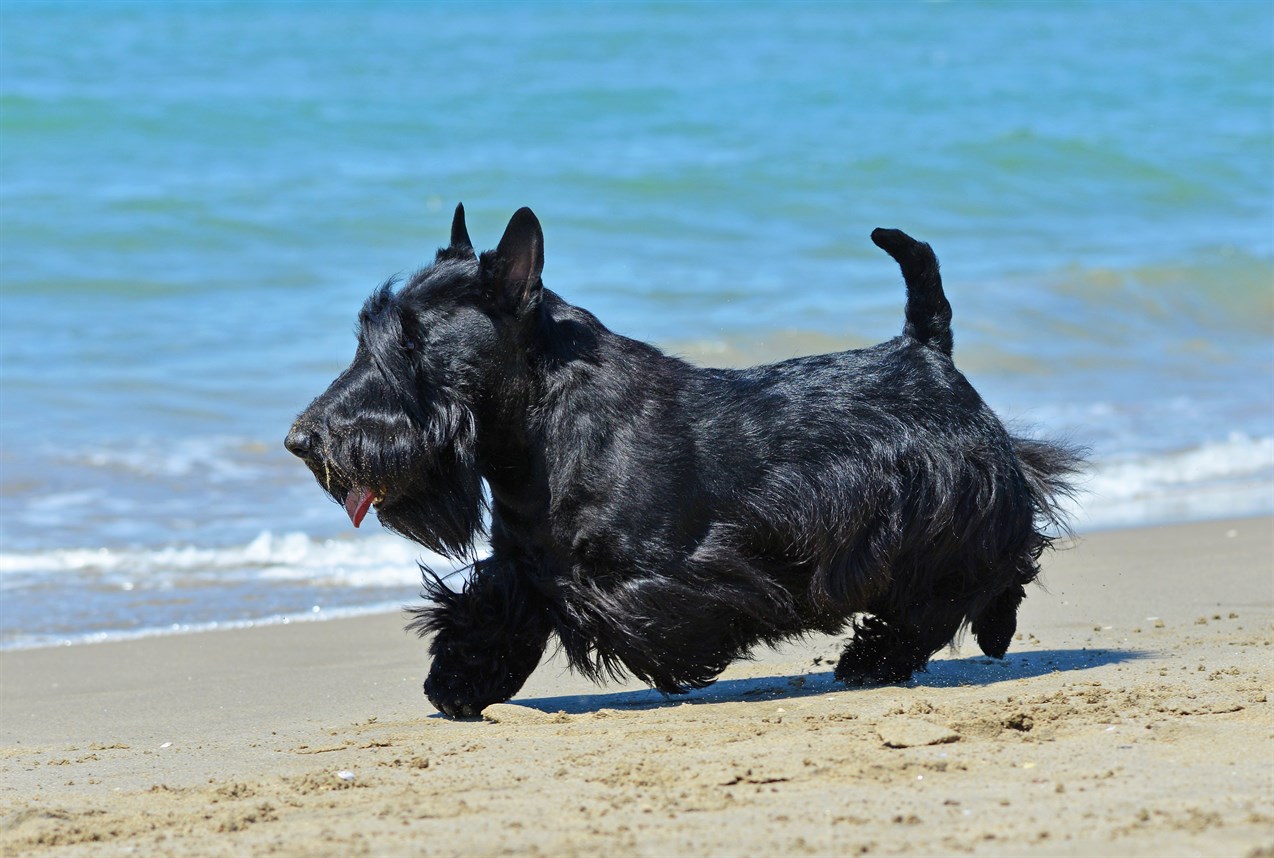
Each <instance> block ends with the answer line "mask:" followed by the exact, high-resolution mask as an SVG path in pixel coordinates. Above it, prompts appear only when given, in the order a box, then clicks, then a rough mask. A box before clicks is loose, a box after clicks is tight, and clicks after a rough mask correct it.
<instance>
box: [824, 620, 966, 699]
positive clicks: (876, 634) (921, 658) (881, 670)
mask: <svg viewBox="0 0 1274 858" xmlns="http://www.w3.org/2000/svg"><path fill="white" fill-rule="evenodd" d="M963 608H964V606H963V605H962V604H959V603H954V602H948V601H946V600H942V601H937V602H930V603H927V604H925V605H913V606H912V607H911V608H909V609H908V610H906V611H904V612H902V616H901V617H893V616H872V615H868V616H866V617H863V618H861V619H859V620H857V621H855V623H854V637H853V639H852V640H850V641H849V643H847V644H846V645H845V650H844V652H842V653H841V657H840V661H839V662H838V663H837V665H836V678H837V679H839V680H840V681H841V682H844V683H845V684H846V685H851V686H856V685H893V684H897V683H901V682H906V681H907V680H908V679H910V678H911V675H912V674H913V673H915V672H916V671H917V670H923V669H924V667H925V665H927V664H928V663H929V658H930V657H931V656H932V655H933V654H934V653H935V652H937V651H938V650H940V649H942V648H943V647H944V646H946V645H948V644H949V643H951V641H952V639H954V638H955V635H956V632H958V631H959V630H960V626H961V625H962V624H963V622H964V610H963Z"/></svg>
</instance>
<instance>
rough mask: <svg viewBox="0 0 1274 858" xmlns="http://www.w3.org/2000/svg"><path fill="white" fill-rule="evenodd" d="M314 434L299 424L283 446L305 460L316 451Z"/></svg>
mask: <svg viewBox="0 0 1274 858" xmlns="http://www.w3.org/2000/svg"><path fill="white" fill-rule="evenodd" d="M314 442H315V438H314V433H313V432H311V431H310V430H309V429H306V428H305V427H303V426H302V425H301V424H299V423H297V424H296V425H294V426H293V427H292V429H291V430H290V431H289V432H288V437H287V438H285V439H284V441H283V446H284V447H287V448H288V452H290V453H291V454H292V455H294V456H300V457H301V458H302V459H304V458H305V457H306V456H308V455H309V454H310V453H311V452H312V451H313V450H314Z"/></svg>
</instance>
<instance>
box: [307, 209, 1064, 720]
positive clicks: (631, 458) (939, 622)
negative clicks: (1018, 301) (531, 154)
mask: <svg viewBox="0 0 1274 858" xmlns="http://www.w3.org/2000/svg"><path fill="white" fill-rule="evenodd" d="M872 240H873V241H874V242H875V243H876V244H877V245H879V246H880V247H881V248H882V249H884V250H885V251H886V252H887V253H889V254H890V255H891V256H892V257H893V258H894V259H895V260H897V262H898V263H899V265H900V266H901V268H902V273H903V277H904V280H905V281H906V285H907V305H906V324H905V326H904V328H903V334H902V335H901V336H899V337H897V338H895V339H893V340H890V341H888V342H886V343H882V344H880V345H878V346H874V347H872V348H868V349H861V350H855V351H847V352H840V353H837V354H826V355H817V356H813V357H803V358H796V359H794V360H789V361H784V362H782V363H776V364H770V365H767V366H758V367H753V368H750V369H742V370H730V369H703V368H699V367H695V366H691V365H690V364H687V363H685V362H684V361H681V360H678V359H677V358H674V357H670V356H668V355H665V354H663V353H662V352H660V351H659V350H658V349H655V348H654V347H652V346H650V345H647V344H646V343H642V342H638V341H636V340H632V339H628V338H627V337H623V336H620V335H618V334H615V333H612V332H611V331H610V330H608V329H607V328H606V327H605V326H604V325H602V323H601V322H599V321H598V320H597V319H596V318H595V317H594V316H593V315H592V314H591V313H589V312H588V311H587V310H584V309H581V308H579V307H575V306H572V305H571V304H568V303H567V302H566V301H564V300H562V299H561V298H560V297H558V296H557V295H556V294H554V293H553V292H551V291H549V290H547V289H545V288H543V285H542V283H541V279H540V274H541V270H542V268H543V263H544V253H543V246H544V244H543V235H542V233H541V230H540V224H539V222H538V221H537V220H536V218H535V215H534V214H532V213H531V211H530V210H529V209H522V210H520V211H519V212H517V213H516V214H515V215H514V216H513V219H512V220H511V221H510V222H509V225H508V228H507V230H506V232H505V234H504V237H503V239H501V241H500V244H499V246H498V247H497V248H496V249H495V250H494V251H487V252H485V253H483V254H482V255H481V256H480V257H479V256H477V255H476V254H475V253H474V251H473V247H472V244H471V242H470V240H469V236H468V232H467V230H466V228H465V223H464V210H463V208H462V207H458V208H457V209H456V217H455V220H454V222H453V225H452V234H451V242H450V244H449V245H448V246H447V247H446V248H444V249H442V250H440V251H438V255H437V259H436V260H435V262H434V263H433V264H432V265H430V266H429V267H427V268H425V269H423V270H422V271H420V272H418V273H417V274H415V275H414V276H413V277H411V278H410V280H409V281H408V282H407V283H406V285H405V286H402V287H401V288H399V289H396V290H395V289H394V288H393V287H392V285H391V284H386V285H385V286H382V287H381V288H380V289H379V290H377V291H376V292H375V293H374V294H373V295H372V297H371V298H370V299H369V300H368V302H367V304H366V306H365V307H364V308H363V312H362V315H361V317H360V337H359V347H358V351H357V354H356V355H355V357H354V362H353V364H352V365H351V366H350V367H349V369H347V370H346V371H345V372H344V373H342V374H341V376H340V377H338V378H337V379H336V380H335V381H334V382H333V383H332V385H331V387H330V388H328V390H327V391H326V392H325V393H324V394H322V395H321V396H320V397H319V398H318V399H316V400H315V401H314V403H313V404H311V405H310V407H309V408H308V409H306V411H305V412H304V413H303V414H302V415H301V416H300V417H299V418H298V419H297V422H296V424H295V425H294V426H293V428H292V431H291V432H290V433H289V435H288V439H287V446H288V449H290V450H291V451H292V452H294V453H295V454H296V455H298V456H300V457H302V458H303V459H305V461H306V463H307V464H308V465H309V466H310V468H311V470H312V471H313V472H314V474H315V476H316V477H317V478H318V480H319V482H320V483H321V484H322V485H323V486H324V487H325V488H326V489H327V490H328V492H329V493H331V495H332V496H333V497H334V498H335V499H336V500H337V501H340V502H344V503H345V504H346V506H347V508H351V509H352V508H353V506H355V505H356V504H357V501H358V498H359V497H369V498H370V497H373V496H374V497H375V503H376V509H377V514H378V516H379V518H380V520H381V522H382V523H384V524H385V525H386V526H387V527H389V528H391V529H393V530H396V531H398V532H399V533H402V534H403V535H405V536H407V537H408V538H410V539H413V540H415V541H417V542H419V543H420V544H422V545H425V546H427V547H429V548H430V549H432V550H434V551H438V552H440V553H443V554H446V555H448V556H452V557H468V558H470V559H473V545H474V542H475V540H477V539H478V538H479V537H480V536H481V535H482V526H483V521H484V493H483V491H482V485H483V483H485V484H486V485H487V486H488V487H489V491H490V498H491V509H490V543H491V556H490V557H488V558H485V559H481V560H477V561H476V562H475V564H474V567H473V574H472V576H471V577H470V579H469V581H468V582H467V584H466V585H465V587H464V589H463V591H461V592H459V593H456V592H452V591H451V590H450V589H448V588H447V587H446V586H444V585H443V583H442V582H441V581H439V580H438V579H436V578H432V577H429V576H427V577H426V581H425V591H426V592H425V595H426V597H427V599H428V602H427V603H426V604H425V605H424V606H422V607H420V608H417V609H415V613H416V619H415V621H414V622H413V624H412V625H413V626H414V627H415V628H416V629H417V630H418V631H419V632H420V633H421V634H422V635H424V634H429V635H432V643H431V645H430V653H431V654H432V656H433V665H432V669H431V670H430V673H429V678H428V680H427V681H426V683H425V692H426V694H427V695H428V696H429V699H430V700H431V701H432V702H433V703H434V705H436V706H437V707H438V708H439V709H440V710H442V711H443V712H445V713H447V714H448V715H453V716H461V715H474V714H477V713H478V712H480V711H481V710H482V708H483V707H484V706H487V705H488V704H491V703H495V702H498V701H502V700H507V699H508V698H509V697H510V696H512V695H513V694H514V693H516V692H517V691H518V689H519V688H520V687H521V686H522V683H523V682H524V681H525V680H526V678H527V676H529V675H530V673H531V671H532V670H533V669H534V668H535V666H536V664H537V663H538V661H539V660H540V657H541V656H542V654H543V652H544V650H545V647H546V645H547V643H548V640H549V638H550V637H552V636H556V637H557V640H558V641H559V643H560V644H561V647H562V649H563V650H564V651H565V653H566V656H567V657H568V659H569V660H570V663H571V665H572V666H573V667H574V668H575V669H576V670H579V671H580V672H582V673H584V674H586V675H587V676H589V677H592V678H594V679H601V678H604V677H606V676H620V675H623V674H625V673H628V674H632V675H634V676H637V677H639V678H641V679H642V680H644V681H646V682H648V683H650V684H652V685H654V686H655V687H657V688H659V689H662V690H663V691H666V692H669V693H676V692H680V691H684V690H685V689H687V688H696V687H701V686H704V685H707V684H708V683H710V682H712V681H713V679H714V678H715V677H716V676H717V675H718V674H719V673H720V672H721V670H722V669H723V668H725V666H726V665H728V664H729V663H730V662H731V661H733V660H735V659H738V658H740V657H743V656H746V655H747V654H748V652H749V651H750V650H751V649H752V648H753V647H755V646H756V645H758V644H772V643H776V642H778V641H781V640H783V639H785V638H790V637H793V636H798V635H802V634H805V633H808V632H814V631H818V632H826V633H838V632H841V631H842V630H843V629H845V628H846V626H848V625H850V624H851V623H852V625H853V631H854V635H853V638H852V640H850V641H849V642H848V644H847V645H846V647H845V651H844V654H843V655H842V657H841V660H840V663H839V664H838V666H837V668H836V676H837V677H838V678H839V679H841V680H843V681H845V682H847V683H849V684H854V685H857V684H864V683H890V682H901V681H905V680H906V679H907V678H908V677H910V676H911V674H912V672H913V671H916V670H919V669H923V668H924V667H925V665H926V663H927V662H928V660H929V658H930V656H932V655H933V654H934V653H935V652H936V651H937V650H939V649H940V648H942V647H943V646H945V645H947V644H949V643H950V642H951V641H952V640H953V638H954V637H955V636H956V635H957V634H958V633H959V631H960V629H961V628H962V627H963V626H965V625H966V624H970V625H971V626H972V630H973V634H974V637H975V638H976V640H977V642H978V644H979V646H980V647H981V648H982V650H983V651H984V652H986V653H987V654H988V655H991V656H995V657H997V658H998V657H1000V656H1003V655H1004V653H1005V650H1006V649H1007V648H1008V645H1009V641H1010V639H1011V638H1012V636H1013V633H1014V629H1015V626H1016V615H1017V608H1018V605H1019V603H1020V602H1021V601H1022V598H1023V597H1024V595H1025V590H1024V589H1023V588H1024V586H1025V585H1026V584H1028V583H1030V582H1031V581H1032V580H1034V579H1035V577H1036V575H1037V574H1038V571H1039V568H1038V565H1037V561H1038V559H1039V557H1040V555H1041V553H1042V552H1043V551H1044V550H1045V549H1047V548H1048V547H1049V545H1050V541H1051V537H1050V534H1053V535H1055V534H1056V533H1058V532H1059V530H1060V529H1063V528H1064V523H1063V522H1062V521H1061V518H1060V514H1059V511H1058V507H1057V502H1058V499H1059V498H1060V497H1061V496H1064V495H1066V494H1067V492H1068V491H1069V488H1068V484H1067V479H1068V477H1069V476H1070V475H1071V474H1073V473H1074V472H1075V470H1076V469H1077V468H1078V467H1079V465H1080V459H1079V456H1078V454H1077V452H1076V451H1074V450H1072V449H1069V448H1066V447H1064V446H1060V445H1057V444H1052V443H1047V442H1043V441H1035V440H1026V439H1022V438H1016V437H1013V436H1012V435H1010V434H1009V433H1008V432H1007V431H1006V430H1005V428H1004V426H1003V425H1002V424H1001V423H1000V421H999V420H998V419H997V418H996V416H995V415H994V414H993V413H992V412H991V410H990V409H989V408H987V406H986V405H985V403H983V401H982V400H981V398H980V397H979V396H978V394H977V393H976V392H975V391H974V389H973V388H972V387H971V386H970V385H969V383H968V381H966V380H965V378H964V376H963V375H962V374H961V373H960V372H959V371H958V370H957V369H956V368H955V365H954V364H953V363H952V360H951V344H952V340H951V327H950V320H951V306H950V304H948V303H947V299H946V297H945V295H944V294H943V291H942V283H941V279H940V277H939V274H938V262H937V259H936V258H935V257H934V254H933V251H932V250H931V249H930V248H929V245H927V244H924V243H922V242H918V241H915V240H914V239H912V238H910V237H909V236H907V235H905V234H904V233H902V232H899V231H897V230H885V229H878V230H876V231H875V232H873V233H872ZM351 517H354V513H353V512H351ZM856 617H857V619H855V618H856Z"/></svg>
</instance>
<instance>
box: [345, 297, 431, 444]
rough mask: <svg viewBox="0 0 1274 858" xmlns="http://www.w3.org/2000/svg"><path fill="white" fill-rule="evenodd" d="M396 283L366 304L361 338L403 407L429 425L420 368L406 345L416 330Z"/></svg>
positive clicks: (361, 316)
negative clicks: (422, 403)
mask: <svg viewBox="0 0 1274 858" xmlns="http://www.w3.org/2000/svg"><path fill="white" fill-rule="evenodd" d="M395 282H396V281H395V279H394V278H390V279H389V280H386V281H385V282H384V283H383V284H382V285H381V286H380V288H379V289H377V290H376V291H375V292H373V293H372V294H371V297H369V298H368V299H367V302H366V303H365V304H363V309H362V311H361V312H360V313H359V314H358V325H359V334H358V340H359V343H360V345H361V346H362V348H363V349H364V350H365V351H366V352H367V355H368V357H369V358H370V359H371V362H372V363H373V364H374V365H375V367H376V369H377V370H378V371H379V372H380V374H381V377H382V378H384V380H385V383H386V384H387V385H388V386H389V388H390V389H391V390H392V391H393V393H394V394H395V395H396V396H397V397H398V400H399V402H400V403H401V405H402V407H403V410H404V411H406V412H407V414H408V416H410V417H411V419H412V420H413V421H414V422H415V423H416V425H417V426H425V425H426V419H425V413H424V411H423V410H422V409H421V407H420V396H419V390H418V384H417V378H416V367H415V364H414V363H413V362H412V360H411V358H410V356H409V355H408V353H407V350H406V349H404V347H403V346H404V344H405V343H406V342H408V341H409V340H411V339H413V338H415V336H416V332H414V331H412V330H411V329H410V327H411V325H412V319H411V314H409V313H404V312H403V308H402V306H401V304H400V302H399V300H398V296H397V295H396V294H395V293H394V284H395Z"/></svg>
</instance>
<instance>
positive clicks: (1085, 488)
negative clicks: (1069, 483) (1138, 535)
mask: <svg viewBox="0 0 1274 858" xmlns="http://www.w3.org/2000/svg"><path fill="white" fill-rule="evenodd" d="M1071 512H1072V517H1073V519H1074V520H1075V521H1076V523H1077V524H1078V525H1079V526H1080V528H1081V529H1082V528H1084V527H1093V528H1105V527H1117V526H1126V525H1133V524H1153V523H1162V522H1168V521H1185V520H1191V519H1202V518H1219V517H1223V516H1242V515H1255V514H1264V513H1270V512H1274V437H1261V438H1253V437H1250V436H1247V435H1243V434H1239V433H1235V434H1232V435H1230V436H1229V437H1228V438H1226V439H1225V440H1224V441H1216V442H1211V443H1206V444H1201V445H1198V446H1192V447H1188V448H1185V449H1180V450H1175V451H1171V452H1167V453H1158V454H1153V455H1151V454H1145V455H1126V456H1115V457H1111V458H1108V459H1105V460H1099V461H1096V462H1094V463H1093V464H1092V466H1091V468H1090V470H1089V472H1088V474H1087V475H1086V476H1085V477H1084V478H1083V479H1082V481H1081V485H1080V491H1079V494H1078V495H1077V497H1076V498H1075V500H1074V501H1073V503H1072V504H1071Z"/></svg>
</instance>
